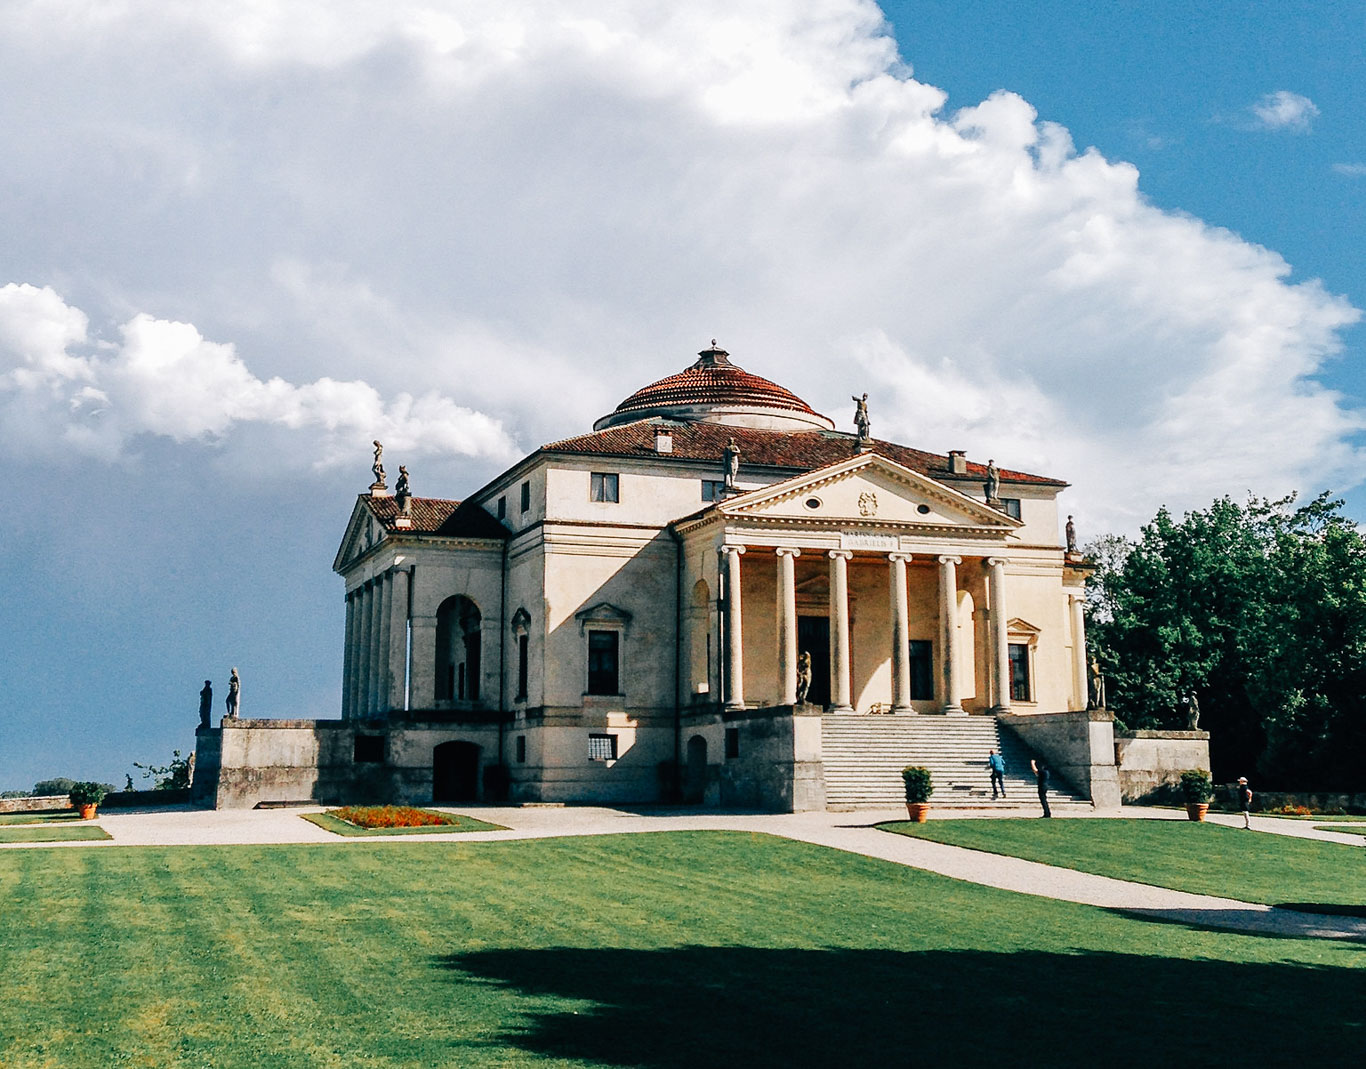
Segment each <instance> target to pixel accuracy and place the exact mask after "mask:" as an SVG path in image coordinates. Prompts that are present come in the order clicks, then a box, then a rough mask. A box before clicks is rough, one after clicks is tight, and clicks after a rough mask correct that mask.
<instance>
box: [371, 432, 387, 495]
mask: <svg viewBox="0 0 1366 1069" xmlns="http://www.w3.org/2000/svg"><path fill="white" fill-rule="evenodd" d="M374 446H375V462H374V463H373V464H371V465H370V470H371V471H372V472H374V475H375V481H374V482H373V483H371V484H370V489H371V490H383V489H384V446H382V445H381V444H380V443H379V440H378V439H376V440H375V442H374Z"/></svg>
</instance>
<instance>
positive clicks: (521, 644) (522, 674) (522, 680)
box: [517, 635, 530, 702]
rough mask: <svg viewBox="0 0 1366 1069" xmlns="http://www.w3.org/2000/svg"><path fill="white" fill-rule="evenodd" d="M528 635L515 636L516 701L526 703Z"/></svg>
mask: <svg viewBox="0 0 1366 1069" xmlns="http://www.w3.org/2000/svg"><path fill="white" fill-rule="evenodd" d="M529 638H530V636H529V635H518V636H517V701H519V702H524V701H526V676H527V660H528V658H527V647H528V645H529V643H528V641H527V640H528V639H529Z"/></svg>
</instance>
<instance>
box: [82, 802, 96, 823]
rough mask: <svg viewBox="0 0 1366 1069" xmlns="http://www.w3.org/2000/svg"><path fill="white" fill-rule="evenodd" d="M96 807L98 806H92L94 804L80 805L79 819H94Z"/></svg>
mask: <svg viewBox="0 0 1366 1069" xmlns="http://www.w3.org/2000/svg"><path fill="white" fill-rule="evenodd" d="M98 808H99V807H98V806H94V805H83V806H81V819H82V820H94V819H95V810H96V809H98Z"/></svg>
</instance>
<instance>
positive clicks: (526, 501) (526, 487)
mask: <svg viewBox="0 0 1366 1069" xmlns="http://www.w3.org/2000/svg"><path fill="white" fill-rule="evenodd" d="M529 508H531V480H530V479H528V480H527V481H526V482H524V483H522V511H523V512H526V511H527V510H528V509H529Z"/></svg>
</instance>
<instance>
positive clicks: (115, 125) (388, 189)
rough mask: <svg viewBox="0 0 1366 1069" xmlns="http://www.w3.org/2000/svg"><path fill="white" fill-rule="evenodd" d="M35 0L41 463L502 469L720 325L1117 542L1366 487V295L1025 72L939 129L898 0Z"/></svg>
mask: <svg viewBox="0 0 1366 1069" xmlns="http://www.w3.org/2000/svg"><path fill="white" fill-rule="evenodd" d="M41 8H42V5H28V6H20V7H18V8H17V9H12V10H11V11H10V12H9V13H8V15H7V16H6V17H7V18H8V19H9V22H8V24H7V25H6V31H7V32H5V33H3V34H0V154H3V155H4V158H5V159H6V160H7V182H8V185H7V189H8V190H10V195H9V196H7V197H5V198H0V228H3V230H0V232H3V233H5V234H6V244H7V250H6V265H7V269H8V272H9V277H11V278H17V279H22V280H26V281H27V282H29V283H31V284H32V285H30V286H28V287H26V288H25V287H19V288H18V290H22V291H23V292H22V293H19V292H18V290H16V291H15V292H14V293H11V294H10V296H9V298H8V299H9V300H11V301H13V302H15V309H13V310H11V311H9V312H4V311H0V331H5V332H8V333H5V334H4V335H3V336H4V337H5V338H10V337H11V336H13V337H20V335H22V338H21V340H20V341H19V342H13V341H11V342H9V343H8V345H9V347H8V348H7V349H6V352H8V353H9V354H10V355H9V361H10V363H9V364H8V365H7V370H5V371H3V372H0V373H3V374H5V375H7V376H9V377H8V378H6V380H5V382H6V386H5V388H4V392H3V393H0V406H3V408H4V413H5V416H4V418H5V420H6V421H7V422H6V424H5V428H6V434H7V435H8V436H9V438H11V439H12V440H13V441H14V442H24V443H27V446H28V447H29V448H36V447H37V445H36V443H44V444H45V445H46V447H48V448H49V449H50V451H52V452H59V451H60V450H68V451H76V452H78V453H79V455H91V454H93V455H100V456H120V457H125V458H126V457H127V456H128V455H129V453H130V451H132V449H133V443H134V442H135V441H136V440H137V438H138V436H139V435H156V436H159V437H160V438H161V439H163V440H164V441H166V442H212V443H218V445H219V447H220V448H232V447H233V446H234V443H237V442H239V441H240V440H241V439H242V438H243V437H244V435H243V434H242V430H243V429H244V428H247V427H253V428H264V427H271V428H275V429H276V430H278V431H279V432H281V433H287V434H293V435H298V436H300V437H299V441H300V442H301V443H302V444H306V445H307V446H308V451H312V450H313V449H315V448H316V450H317V452H318V454H319V455H320V456H322V457H324V458H330V457H334V456H335V455H336V451H337V450H338V449H340V448H342V445H341V444H339V443H344V442H352V440H353V439H354V440H358V441H360V442H361V443H363V444H364V443H368V441H369V439H370V438H371V437H379V438H381V439H382V440H384V441H385V442H386V446H387V445H389V444H390V439H391V438H392V439H393V440H394V442H395V443H398V442H399V441H400V440H402V441H404V442H411V443H413V446H412V447H413V448H414V449H426V450H432V451H435V452H437V453H439V454H440V455H448V456H485V457H492V456H502V455H503V454H504V453H505V452H506V451H507V450H509V449H510V448H511V446H510V443H509V439H510V438H515V439H516V440H517V441H518V442H520V443H524V444H534V443H537V442H542V441H549V440H553V439H555V438H560V437H564V436H566V435H568V434H573V433H575V432H577V431H579V430H581V429H584V428H586V427H587V426H588V425H590V424H591V422H592V420H593V419H594V418H596V417H597V416H599V415H601V414H602V413H604V412H606V411H610V410H611V409H612V408H613V407H614V406H615V405H616V404H617V403H618V402H619V401H620V400H621V399H622V398H623V397H625V396H626V395H628V394H629V393H631V392H632V391H633V390H635V389H636V388H638V387H639V386H641V385H643V384H645V383H647V382H649V381H652V380H654V379H657V378H660V377H662V376H664V375H666V374H669V373H671V372H673V371H676V370H678V369H679V368H681V367H682V366H684V364H686V363H687V362H689V361H690V359H691V358H692V357H691V354H692V352H694V351H696V350H697V349H700V348H702V347H703V346H704V345H705V344H706V342H707V340H708V339H709V338H711V337H717V338H718V339H719V340H720V341H721V343H722V344H723V345H725V346H726V347H727V348H728V349H729V350H730V351H731V353H732V354H733V358H734V359H735V360H736V361H737V362H738V363H740V364H741V365H742V366H745V367H747V368H748V369H749V370H751V371H753V372H755V373H758V374H761V375H765V376H767V377H769V378H772V379H775V380H777V381H779V382H781V383H783V384H784V385H786V386H788V387H789V388H791V389H793V390H795V391H796V392H797V393H798V394H800V395H802V396H803V397H805V398H806V399H807V400H808V401H810V402H811V403H812V404H813V405H814V406H815V407H817V408H819V409H822V410H824V411H827V412H829V413H831V414H832V415H834V416H836V418H837V419H840V420H841V422H842V423H844V424H845V425H846V426H847V425H848V423H847V416H848V413H847V411H846V409H847V407H848V400H847V399H848V397H849V395H850V393H853V392H862V391H863V390H864V389H867V390H869V392H870V393H871V394H872V398H871V402H872V408H873V412H872V415H873V420H874V427H875V431H876V433H878V434H884V433H886V434H888V435H894V436H895V437H898V438H900V439H901V440H903V441H906V442H908V443H910V444H912V445H917V446H920V447H923V448H927V449H934V450H937V451H941V452H942V451H944V450H947V449H950V448H954V449H957V448H964V449H968V450H969V452H970V453H971V454H972V455H973V456H974V457H975V458H976V457H983V458H984V457H985V456H987V455H992V456H994V457H995V458H996V459H997V460H998V461H999V462H1000V463H1002V464H1003V465H1005V466H1007V467H1017V468H1025V469H1027V470H1028V469H1033V470H1039V471H1042V472H1043V473H1046V474H1050V475H1056V476H1058V477H1062V478H1067V479H1069V480H1070V481H1071V482H1072V483H1073V484H1074V486H1073V489H1072V490H1071V491H1069V503H1071V504H1072V505H1073V508H1074V510H1075V511H1076V512H1077V513H1078V516H1079V519H1080V518H1081V517H1082V514H1083V511H1084V510H1085V511H1086V512H1087V514H1088V515H1089V517H1090V519H1089V520H1088V523H1089V524H1090V525H1092V526H1101V525H1105V524H1110V523H1113V524H1115V525H1128V526H1132V525H1133V523H1135V522H1137V521H1138V520H1141V519H1142V518H1144V517H1146V516H1149V515H1151V513H1152V511H1153V510H1154V509H1155V508H1156V506H1157V505H1158V504H1160V503H1164V502H1165V503H1168V504H1170V505H1172V506H1174V507H1178V508H1180V507H1185V506H1189V505H1194V504H1200V503H1203V502H1205V501H1207V500H1208V499H1209V498H1210V497H1211V496H1213V495H1215V494H1219V493H1224V492H1234V493H1241V492H1242V491H1243V490H1245V489H1253V490H1256V491H1258V492H1260V493H1266V494H1279V493H1281V492H1283V491H1286V490H1289V489H1294V488H1297V487H1304V488H1310V487H1317V486H1321V485H1331V486H1333V487H1335V488H1337V489H1345V488H1347V487H1348V486H1350V485H1351V484H1354V483H1355V482H1356V481H1357V480H1358V479H1359V475H1358V472H1359V471H1361V470H1362V463H1361V461H1362V459H1363V458H1362V456H1361V451H1360V450H1359V449H1358V447H1357V446H1356V444H1355V442H1356V440H1357V436H1358V434H1359V433H1360V431H1361V417H1360V414H1359V412H1358V411H1357V410H1356V409H1355V408H1354V407H1352V405H1351V404H1350V403H1349V402H1348V401H1347V400H1346V399H1344V398H1342V397H1339V396H1337V395H1335V394H1333V393H1332V392H1331V391H1328V390H1326V389H1325V388H1324V387H1323V386H1322V385H1321V384H1320V383H1319V381H1318V375H1319V373H1320V372H1321V371H1322V369H1323V368H1324V366H1325V364H1326V363H1327V362H1328V361H1330V360H1332V359H1334V358H1335V356H1336V355H1337V354H1339V353H1340V351H1341V348H1342V332H1343V329H1344V328H1345V327H1347V326H1348V325H1350V324H1351V323H1353V322H1355V321H1356V320H1357V318H1358V315H1359V313H1358V312H1357V310H1356V309H1354V308H1353V307H1352V306H1351V305H1350V304H1348V303H1347V302H1346V301H1345V300H1343V299H1342V298H1341V297H1338V296H1335V295H1333V294H1332V293H1330V292H1329V291H1328V290H1327V289H1326V288H1325V287H1324V286H1323V285H1322V284H1320V283H1318V282H1316V281H1308V282H1292V281H1291V280H1290V274H1291V271H1290V267H1289V265H1288V264H1286V263H1285V261H1284V260H1283V259H1282V258H1281V257H1280V256H1278V255H1277V254H1276V253H1275V252H1273V251H1270V250H1267V249H1265V248H1261V247H1259V246H1256V245H1252V244H1249V243H1247V242H1245V241H1242V240H1241V239H1239V238H1238V237H1237V236H1236V235H1234V234H1231V233H1229V232H1228V231H1225V230H1220V229H1218V228H1214V227H1210V226H1207V225H1205V224H1203V223H1202V222H1201V221H1199V220H1198V219H1193V218H1190V217H1188V216H1184V215H1178V214H1175V213H1168V212H1164V211H1162V210H1160V209H1158V208H1156V207H1154V206H1153V205H1152V204H1151V203H1150V202H1149V201H1148V200H1147V199H1146V198H1145V197H1144V195H1143V193H1142V190H1141V187H1140V176H1139V173H1138V171H1137V169H1136V168H1135V167H1134V166H1132V165H1131V164H1129V163H1125V162H1122V161H1112V160H1108V159H1106V158H1104V157H1103V156H1102V155H1100V154H1099V153H1098V152H1096V151H1094V150H1086V151H1083V152H1080V153H1078V152H1077V151H1076V149H1075V146H1074V145H1073V142H1072V139H1071V137H1070V135H1069V133H1068V131H1067V130H1065V129H1064V128H1062V127H1061V126H1059V125H1057V124H1056V123H1053V122H1050V121H1048V120H1047V118H1046V117H1044V118H1040V116H1038V115H1037V114H1036V112H1035V110H1034V109H1033V107H1031V105H1030V104H1029V103H1028V102H1027V101H1026V100H1024V99H1022V98H1021V97H1019V96H1017V95H1015V94H1011V93H1006V92H999V93H994V94H992V95H990V96H989V97H988V98H987V99H986V100H983V101H981V102H980V103H978V104H976V105H975V106H973V107H968V108H964V109H962V110H959V111H952V112H951V111H947V110H946V105H945V102H946V96H945V94H944V92H943V91H942V90H940V89H939V88H937V87H935V86H932V85H928V84H925V83H923V82H919V81H917V80H916V79H915V78H914V77H913V76H912V74H911V72H910V69H909V68H908V66H907V65H906V63H905V62H904V61H903V60H902V58H901V57H900V56H899V55H898V54H897V50H896V47H895V44H894V42H893V41H892V39H891V37H890V36H889V35H888V32H887V28H886V25H885V22H884V20H883V17H882V13H881V11H880V10H879V9H878V8H877V7H876V6H874V5H873V4H872V3H868V2H863V0H697V2H696V3H692V4H687V5H678V4H665V3H647V2H644V0H632V2H627V0H620V2H607V0H602V2H596V3H591V4H586V3H573V2H569V0H540V2H536V0H506V2H504V3H500V4H498V5H496V6H491V5H487V4H483V3H476V2H472V0H471V2H468V3H459V2H449V3H444V2H436V0H431V2H423V0H409V2H405V3H400V4H393V5H377V4H373V3H369V2H359V0H356V2H350V3H348V2H345V0H339V2H338V3H336V4H329V5H326V6H322V7H320V6H317V5H313V4H303V3H293V2H283V0H282V2H279V3H273V4H269V5H259V4H258V5H238V4H223V3H209V4H202V5H188V6H182V7H179V8H174V9H168V8H166V6H165V5H160V4H154V3H152V2H150V0H126V2H125V3H122V4H120V5H103V6H101V5H85V6H80V7H75V8H72V9H71V10H70V11H69V12H68V13H67V14H66V15H65V16H64V18H63V19H62V20H60V21H58V22H54V20H51V19H44V18H41V17H39V12H40V9H41ZM909 58H910V59H914V57H913V56H912V57H909ZM64 72H65V73H64ZM73 72H74V73H73ZM1282 98H1285V99H1284V101H1282ZM1296 101H1303V103H1302V104H1296V103H1295V102H1296ZM1306 105H1307V107H1306ZM1258 107H1259V108H1261V107H1265V108H1267V109H1269V110H1268V114H1269V115H1271V116H1272V118H1271V119H1263V120H1262V121H1264V122H1272V121H1276V122H1279V123H1280V124H1281V127H1282V128H1294V126H1293V124H1294V122H1296V121H1303V122H1305V123H1307V122H1308V121H1309V119H1310V118H1312V116H1313V114H1315V109H1314V108H1313V105H1312V104H1311V103H1309V102H1308V101H1307V100H1304V98H1300V97H1295V96H1294V95H1293V94H1286V93H1282V94H1272V95H1271V96H1270V97H1268V98H1267V99H1266V100H1264V101H1262V102H1261V103H1260V104H1259V105H1258ZM1296 116H1298V117H1299V118H1298V120H1297V119H1296ZM58 294H61V295H62V296H61V297H59V296H58ZM3 308H4V306H3V305H0V309H3ZM6 319H7V320H8V321H9V322H8V324H7V325H6V323H5V322H4V320H6ZM88 321H89V322H96V323H102V324H123V326H122V328H121V329H119V330H117V331H112V332H110V331H107V330H106V332H105V334H107V335H108V337H105V336H104V335H100V336H98V337H95V338H93V339H92V338H91V337H90V336H89V332H90V328H89V326H88ZM189 324H194V326H190V325H189ZM24 339H27V340H24ZM208 339H220V340H217V341H210V340H208ZM248 364H249V365H250V366H248ZM24 376H27V378H26V379H24V381H23V382H21V381H20V380H21V378H23V377H24ZM33 413H41V418H39V417H37V416H33V418H32V419H30V418H29V417H30V416H31V415H32V414H33ZM376 426H378V427H379V428H380V429H378V430H371V429H370V428H373V427H376ZM291 428H292V429H291ZM504 428H506V430H504ZM363 444H362V446H361V447H360V450H361V451H362V452H363ZM0 448H5V447H4V446H3V445H0ZM346 448H347V450H348V451H349V452H350V454H351V455H352V456H353V457H354V456H355V455H356V453H357V451H358V450H357V447H356V446H355V445H354V443H353V444H351V445H348V446H346ZM446 474H449V475H450V477H451V478H453V479H457V477H458V479H464V480H466V481H463V482H462V481H456V482H453V483H452V484H451V485H448V486H444V487H437V486H433V487H432V488H431V491H430V492H434V493H436V492H443V493H447V494H449V495H450V496H456V497H458V496H462V495H463V494H464V493H466V492H467V491H468V490H469V489H471V487H472V485H474V484H473V483H472V482H470V481H468V479H470V478H473V476H471V475H470V474H469V473H466V472H457V471H455V470H454V469H449V470H448V471H447V472H445V473H443V477H445V475H446ZM432 478H433V479H434V480H435V478H436V476H435V475H433V476H432ZM480 481H482V478H481V479H480ZM425 490H426V487H425V486H424V491H425Z"/></svg>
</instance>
